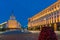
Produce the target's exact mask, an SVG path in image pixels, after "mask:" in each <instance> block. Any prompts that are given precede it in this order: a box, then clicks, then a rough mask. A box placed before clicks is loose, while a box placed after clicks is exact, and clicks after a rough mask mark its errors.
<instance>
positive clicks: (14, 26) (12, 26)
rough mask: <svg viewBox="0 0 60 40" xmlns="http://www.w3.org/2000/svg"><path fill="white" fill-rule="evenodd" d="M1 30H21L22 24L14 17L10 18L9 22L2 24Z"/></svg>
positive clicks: (0, 25)
mask: <svg viewBox="0 0 60 40" xmlns="http://www.w3.org/2000/svg"><path fill="white" fill-rule="evenodd" d="M0 29H1V30H21V24H20V23H19V22H18V21H17V20H16V18H15V16H14V15H11V16H10V19H9V20H8V21H7V22H3V23H1V24H0Z"/></svg>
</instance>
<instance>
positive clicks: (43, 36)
mask: <svg viewBox="0 0 60 40" xmlns="http://www.w3.org/2000/svg"><path fill="white" fill-rule="evenodd" d="M38 40H58V39H57V36H56V33H55V32H54V30H53V29H52V28H51V27H49V26H44V27H43V28H42V30H41V32H40V33H39V37H38Z"/></svg>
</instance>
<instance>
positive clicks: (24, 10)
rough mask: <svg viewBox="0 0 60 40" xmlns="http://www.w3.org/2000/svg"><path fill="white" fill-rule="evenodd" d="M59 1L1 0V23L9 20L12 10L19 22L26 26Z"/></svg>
mask: <svg viewBox="0 0 60 40" xmlns="http://www.w3.org/2000/svg"><path fill="white" fill-rule="evenodd" d="M56 1H57V0H0V23H2V22H5V21H7V20H9V17H10V15H11V14H12V10H13V11H14V15H15V16H16V19H17V21H18V22H20V23H21V25H23V26H25V25H27V23H28V18H29V17H32V16H33V15H35V14H37V13H38V12H40V11H42V10H43V9H45V8H46V7H48V6H49V5H51V4H53V3H54V2H56Z"/></svg>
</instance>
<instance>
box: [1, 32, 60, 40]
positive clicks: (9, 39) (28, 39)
mask: <svg viewBox="0 0 60 40" xmlns="http://www.w3.org/2000/svg"><path fill="white" fill-rule="evenodd" d="M38 34H39V33H28V34H16V35H15V34H14V35H0V40H38ZM56 34H57V37H58V39H59V40H60V34H58V33H56Z"/></svg>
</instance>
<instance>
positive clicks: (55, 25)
mask: <svg viewBox="0 0 60 40" xmlns="http://www.w3.org/2000/svg"><path fill="white" fill-rule="evenodd" d="M56 30H57V24H56V23H54V31H56Z"/></svg>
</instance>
